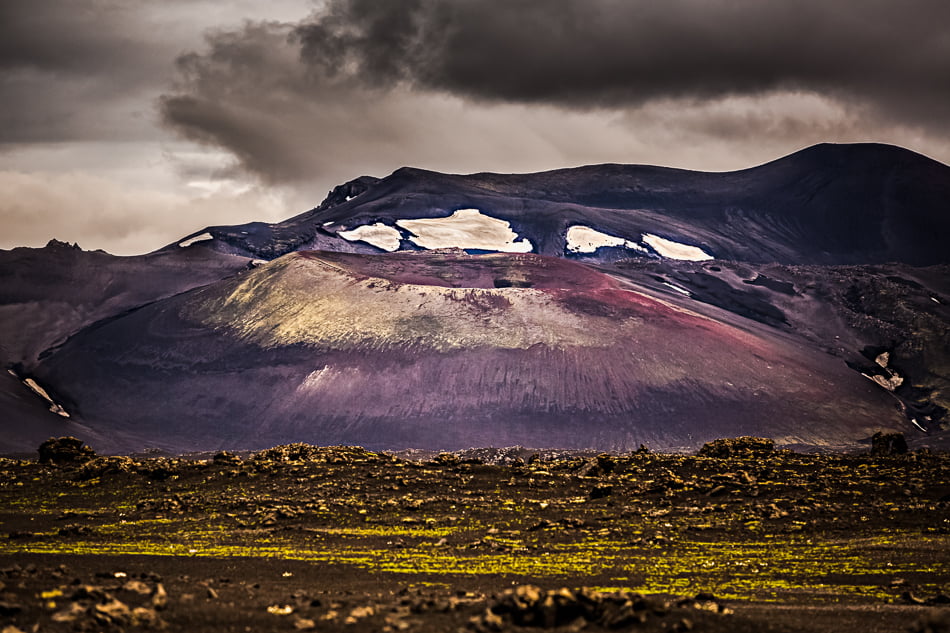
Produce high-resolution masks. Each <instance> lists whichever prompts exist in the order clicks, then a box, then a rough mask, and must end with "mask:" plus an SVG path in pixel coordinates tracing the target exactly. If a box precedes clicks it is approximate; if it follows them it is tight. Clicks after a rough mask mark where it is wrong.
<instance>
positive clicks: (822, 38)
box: [161, 0, 950, 182]
mask: <svg viewBox="0 0 950 633" xmlns="http://www.w3.org/2000/svg"><path fill="white" fill-rule="evenodd" d="M947 24H950V3H948V2H946V0H906V1H904V2H895V1H891V0H888V1H884V0H853V1H846V2H845V1H842V2H828V1H827V0H796V1H794V2H782V1H779V2H761V1H760V0H664V1H663V2H653V1H646V0H543V1H542V0H506V1H504V2H501V1H498V0H400V1H386V2H380V1H378V0H330V1H329V2H328V3H326V5H325V6H323V8H322V9H321V10H319V11H317V12H316V13H314V14H313V15H312V16H311V17H309V18H308V19H306V20H304V21H302V22H300V23H298V24H296V25H287V24H276V23H253V24H252V23H248V24H247V25H245V28H243V29H242V30H237V31H231V32H218V33H214V34H212V35H210V36H209V37H208V38H207V44H208V46H207V48H206V49H205V50H203V51H201V52H192V53H189V54H187V55H183V56H182V57H180V58H179V61H178V70H179V81H178V82H177V85H176V87H175V90H173V91H172V92H170V93H169V94H167V95H166V96H164V97H163V98H162V100H161V107H162V113H163V116H164V120H165V122H166V123H167V124H168V125H169V126H170V127H172V128H173V129H175V130H176V131H178V132H179V133H180V134H182V135H183V136H185V137H186V138H189V139H192V140H197V141H199V142H202V143H205V144H208V145H211V146H216V147H221V148H224V149H226V150H227V151H229V152H231V153H233V154H234V155H235V156H236V157H237V158H238V161H239V163H240V164H241V165H242V166H243V167H244V168H246V169H247V170H249V171H250V172H253V173H256V174H258V175H262V176H263V177H264V178H265V179H266V180H268V181H271V182H281V181H293V180H303V179H307V178H312V177H313V176H314V175H317V176H325V175H326V173H327V170H328V169H331V168H332V167H333V166H335V165H340V164H344V163H345V162H346V161H347V160H349V159H352V162H353V163H354V164H355V165H356V167H354V169H355V170H356V171H358V172H360V173H365V172H366V171H367V170H368V168H369V167H368V166H367V167H362V168H361V167H359V165H361V164H365V165H372V164H375V163H373V160H374V159H376V158H379V157H380V156H383V155H386V154H387V152H389V154H391V155H392V154H398V153H399V151H401V152H402V156H403V158H402V160H399V162H398V163H397V165H398V164H405V163H406V162H409V161H415V162H416V164H419V163H420V162H421V160H420V153H421V154H422V155H424V154H425V153H426V152H429V151H430V150H432V151H434V149H433V148H434V146H435V144H437V143H438V142H440V139H438V136H439V135H441V136H443V137H446V136H448V137H452V138H453V141H454V142H456V143H459V142H476V143H477V142H478V136H479V135H484V134H485V133H486V131H487V132H488V133H489V134H491V135H493V136H494V138H496V139H500V138H504V137H505V136H506V135H510V134H511V133H512V131H519V132H520V130H521V129H523V128H525V127H527V126H529V125H533V124H534V119H535V118H536V117H538V116H540V115H539V114H538V112H540V111H539V110H537V109H535V110H532V114H531V115H530V119H528V118H526V117H525V112H526V111H527V110H525V111H524V112H521V113H520V120H518V121H516V120H515V119H516V118H517V117H516V115H515V114H513V112H512V111H511V110H510V109H509V110H508V111H506V112H504V113H502V112H501V111H498V113H497V117H496V119H495V120H496V122H497V125H496V126H495V127H494V128H491V126H490V125H488V124H482V125H481V127H480V128H479V126H478V125H472V124H471V119H472V117H473V116H476V115H474V114H472V113H473V112H475V111H476V110H477V109H478V108H482V110H481V111H484V109H485V108H492V107H494V108H505V107H509V108H510V107H515V106H523V107H526V108H538V107H540V108H543V109H544V110H545V111H546V112H548V113H549V112H550V111H551V110H552V109H553V110H558V111H560V112H562V113H570V112H574V113H586V112H591V113H592V112H595V111H601V112H605V113H606V112H608V111H610V112H613V113H615V114H617V116H619V117H621V118H620V119H618V121H619V123H618V124H620V125H629V126H633V125H636V124H637V121H638V120H643V119H644V117H647V118H650V119H651V121H652V122H654V123H656V122H658V121H660V123H661V124H662V125H665V126H678V125H680V124H681V123H680V122H677V121H676V120H675V118H673V119H670V120H662V119H663V117H664V115H662V114H659V113H658V110H657V104H667V105H669V107H670V108H672V109H674V110H676V111H680V110H682V112H684V113H685V116H686V117H687V118H688V120H686V121H685V122H683V123H682V125H684V128H683V129H684V130H686V131H689V132H690V133H692V134H694V135H705V136H707V137H721V136H723V135H725V134H727V133H728V134H732V135H733V137H735V136H736V135H738V136H740V137H743V136H746V137H747V136H748V135H750V134H756V133H759V132H762V133H767V134H769V135H770V137H771V138H772V140H773V141H775V140H778V141H781V142H783V143H785V144H786V145H788V144H791V145H792V147H791V149H794V148H795V146H796V145H798V146H800V143H801V142H803V141H805V140H806V139H807V140H808V141H819V140H843V139H854V138H855V137H858V138H881V137H882V136H887V134H885V133H883V131H884V130H886V129H888V128H890V129H892V130H893V129H896V128H898V127H901V126H903V128H902V129H914V130H918V131H922V133H923V134H927V133H928V132H931V133H936V134H942V133H945V132H946V131H947V130H948V129H950V128H948V126H950V117H948V116H947V112H946V106H947V103H950V37H947V35H946V25H947ZM776 95H779V96H778V97H776ZM782 95H790V97H789V98H785V97H782ZM436 98H442V99H443V100H444V99H456V100H458V101H460V102H461V103H463V104H467V105H468V107H469V110H468V111H465V112H462V111H458V112H457V116H456V120H457V124H456V125H455V127H454V128H453V126H452V125H450V124H446V123H445V121H441V122H440V121H438V120H437V119H438V117H439V115H440V114H441V115H442V116H447V115H446V112H448V110H446V108H445V107H444V104H440V103H437V102H436V101H435V100H434V99H436ZM413 99H415V102H413ZM736 100H738V101H737V102H736V103H733V101H736ZM756 100H760V101H761V102H762V104H763V109H762V111H761V112H756V111H755V102H756ZM736 104H738V105H736ZM801 105H804V107H805V109H804V110H802V111H801V113H800V115H799V113H798V112H796V108H799V106H801ZM707 106H708V107H709V108H710V112H709V113H708V115H709V116H708V118H706V117H705V114H704V108H706V107H707ZM644 112H645V113H646V114H644ZM609 116H611V115H609V114H608V115H607V116H606V117H605V118H604V120H606V118H608V117H609ZM429 119H433V121H431V122H430V121H429ZM548 123H549V124H550V125H549V126H548V127H547V128H546V129H545V130H540V129H539V130H538V132H537V134H539V135H542V136H547V137H555V136H557V135H558V134H559V132H558V131H557V130H556V127H557V125H558V123H557V122H555V121H554V120H553V119H551V120H550V121H548ZM809 130H811V131H812V132H814V133H816V134H817V133H820V134H823V135H824V136H821V137H819V138H814V139H813V138H812V136H814V134H812V135H811V136H808V135H805V136H803V135H802V133H803V132H806V133H807V132H809ZM876 132H881V134H877V133H876ZM644 134H645V135H649V134H655V130H653V131H649V130H645V131H644ZM561 136H562V138H560V139H555V140H554V141H552V142H553V143H555V144H557V145H559V146H560V147H563V146H564V139H563V135H561ZM898 136H899V135H898ZM918 136H919V135H918ZM890 138H896V137H894V136H891V137H890ZM601 140H603V139H601ZM441 142H443V150H442V152H443V153H442V154H441V156H443V158H444V157H445V156H446V155H447V154H446V150H445V149H444V139H442V140H441ZM590 142H591V143H594V142H596V139H591V140H590ZM733 142H736V141H735V138H733ZM393 148H397V149H398V150H399V151H395V150H394V149H393ZM391 150H392V151H391ZM539 154H540V152H539ZM565 155H566V156H568V155H569V156H571V158H570V160H574V156H575V155H576V154H570V153H569V152H565ZM397 160H398V159H397ZM361 161H362V162H361ZM446 162H451V161H446ZM439 166H440V165H437V167H439ZM443 168H444V166H443ZM499 168H501V167H500V166H499Z"/></svg>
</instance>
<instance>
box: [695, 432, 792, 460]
mask: <svg viewBox="0 0 950 633" xmlns="http://www.w3.org/2000/svg"><path fill="white" fill-rule="evenodd" d="M774 451H775V442H773V441H772V440H771V439H768V438H765V437H751V436H743V437H735V438H725V439H718V440H715V441H712V442H708V443H706V444H704V445H703V447H702V448H701V449H699V453H697V454H698V455H699V456H700V457H717V458H720V459H724V458H728V457H758V456H761V455H768V454H769V453H772V452H774Z"/></svg>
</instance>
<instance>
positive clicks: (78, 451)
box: [37, 437, 96, 466]
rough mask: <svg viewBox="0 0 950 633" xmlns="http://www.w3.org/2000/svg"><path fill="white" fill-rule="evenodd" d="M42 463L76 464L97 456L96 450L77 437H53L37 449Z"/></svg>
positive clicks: (54, 464)
mask: <svg viewBox="0 0 950 633" xmlns="http://www.w3.org/2000/svg"><path fill="white" fill-rule="evenodd" d="M37 452H38V453H39V456H40V463H41V464H49V465H52V466H75V465H78V464H84V463H86V462H88V461H90V460H92V459H94V458H95V457H96V452H95V451H94V450H92V449H91V448H90V447H89V446H87V445H86V444H83V442H82V440H80V439H77V438H75V437H51V438H49V439H48V440H46V441H45V442H43V443H42V444H40V447H39V448H38V449H37Z"/></svg>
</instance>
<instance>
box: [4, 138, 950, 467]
mask: <svg viewBox="0 0 950 633" xmlns="http://www.w3.org/2000/svg"><path fill="white" fill-rule="evenodd" d="M948 200H950V168H948V167H947V166H945V165H941V164H939V163H936V162H934V161H932V160H930V159H927V158H925V157H923V156H920V155H917V154H914V153H913V152H909V151H907V150H903V149H900V148H894V147H888V146H879V145H853V146H834V145H823V146H817V147H814V148H809V149H807V150H803V151H801V152H798V153H797V154H793V155H791V156H789V157H786V158H784V159H779V160H777V161H774V162H772V163H768V164H766V165H763V166H760V167H756V168H752V169H748V170H743V171H740V172H731V173H721V174H719V173H697V172H687V171H681V170H671V169H664V168H656V167H645V166H619V165H602V166H592V167H583V168H577V169H568V170H559V171H555V172H546V173H540V174H527V175H498V174H476V175H471V176H452V175H445V174H437V173H434V172H427V171H422V170H415V169H400V170H398V171H396V172H395V173H394V174H392V175H391V176H389V177H387V178H383V179H377V178H372V177H361V178H358V179H356V180H354V181H351V182H349V183H346V184H344V185H341V186H339V187H337V188H336V189H335V190H333V191H332V192H330V194H329V196H328V197H327V199H326V200H325V201H324V202H323V204H321V205H320V206H319V207H317V208H315V209H312V210H311V211H308V212H307V213H304V214H302V215H300V216H297V217H295V218H291V219H289V220H287V221H285V222H282V223H279V224H274V225H267V224H261V223H253V224H249V225H241V226H234V227H209V228H207V229H205V230H203V231H199V232H196V233H193V234H191V235H189V236H186V238H184V239H183V240H181V241H180V242H176V243H174V244H172V245H169V246H168V247H165V248H164V249H161V250H160V251H157V252H156V253H153V254H151V255H147V256H142V257H138V258H114V257H112V256H109V255H106V254H104V253H87V252H84V251H78V250H76V249H71V248H65V247H63V245H61V244H59V243H54V244H52V245H51V246H49V247H47V248H45V249H14V250H13V251H10V252H8V253H0V302H2V303H0V311H2V312H0V313H2V314H4V315H6V316H5V317H4V319H3V321H2V322H0V334H2V338H0V341H2V347H0V350H2V351H3V362H4V363H5V364H6V365H7V368H8V369H9V375H8V377H7V378H6V382H5V383H4V384H3V388H2V390H0V407H3V408H4V413H5V414H6V417H5V421H4V428H3V440H2V441H0V448H2V449H4V450H8V451H9V450H21V449H23V448H24V445H25V444H26V443H27V442H29V441H33V440H35V439H36V438H37V437H38V436H39V435H43V434H47V433H49V434H73V435H77V436H80V437H86V438H90V441H93V442H94V443H95V444H96V447H97V448H100V450H115V451H129V450H141V449H144V448H146V447H157V448H162V449H165V450H169V451H187V450H213V449H219V448H231V449H243V448H248V449H251V448H261V447H265V446H270V445H273V444H277V443H284V442H291V441H306V442H311V443H316V444H338V443H345V444H361V445H364V446H367V447H370V448H374V449H402V448H410V447H416V448H429V449H460V448H467V447H472V446H490V445H493V446H503V445H512V444H522V445H528V446H535V447H554V448H597V449H610V450H630V449H635V448H637V447H638V446H639V445H640V444H641V443H643V444H646V445H648V446H650V447H654V448H694V447H696V446H698V445H700V444H702V443H703V442H705V441H708V440H711V439H714V438H717V437H723V436H733V435H742V434H752V435H761V436H768V437H772V438H774V439H776V440H777V441H778V442H779V443H781V444H786V445H805V446H811V447H834V448H847V447H855V446H859V445H861V443H862V442H865V441H866V440H867V439H868V438H869V436H870V435H871V434H873V433H874V432H875V431H879V430H900V431H904V432H905V433H907V434H908V437H909V438H910V439H911V442H912V443H916V444H917V445H938V444H940V443H941V442H945V436H946V435H947V431H945V430H942V429H943V425H944V424H945V423H946V416H945V412H946V408H947V406H948V405H950V401H948V399H950V348H948V341H950V311H948V308H947V304H948V302H950V274H948V271H950V266H948V263H950V262H948V259H950V249H947V248H946V247H945V244H946V243H947V241H948V239H950V213H948ZM77 271H78V272H77ZM107 280H108V281H110V282H111V283H109V284H104V282H105V281H107ZM27 386H29V387H30V389H31V390H32V391H31V390H28V389H27ZM57 414H58V415H57ZM66 415H68V416H69V417H65V416H66ZM53 430H55V431H56V433H53Z"/></svg>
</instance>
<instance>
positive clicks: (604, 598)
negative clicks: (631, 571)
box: [470, 585, 731, 631]
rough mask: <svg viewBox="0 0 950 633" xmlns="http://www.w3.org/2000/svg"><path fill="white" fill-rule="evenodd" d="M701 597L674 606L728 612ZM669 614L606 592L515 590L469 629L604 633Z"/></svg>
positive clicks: (636, 597)
mask: <svg viewBox="0 0 950 633" xmlns="http://www.w3.org/2000/svg"><path fill="white" fill-rule="evenodd" d="M705 598H706V596H697V598H696V599H695V600H692V599H691V600H688V601H685V602H681V603H679V604H678V605H676V606H677V607H679V608H686V609H702V610H704V611H710V612H713V613H720V614H728V613H731V611H730V610H729V609H726V608H725V607H722V606H721V605H719V604H718V603H716V602H715V601H714V600H712V599H709V600H706V599H705ZM670 612H671V607H670V605H669V604H668V603H667V602H664V601H662V600H659V599H656V598H651V597H647V596H643V595H641V594H638V593H634V592H631V591H616V592H606V591H597V590H595V589H590V588H587V587H584V588H581V589H577V590H570V589H567V588H561V589H553V590H549V591H544V590H543V589H541V588H539V587H536V586H534V585H521V586H519V587H516V588H514V589H509V590H507V591H505V592H504V593H503V594H501V596H500V597H499V598H498V599H497V600H496V601H495V603H494V604H492V605H489V607H488V608H487V609H486V610H485V612H484V613H483V614H481V615H478V616H475V617H474V618H472V619H471V621H470V624H471V626H472V628H474V629H476V630H482V631H487V630H494V631H497V630H501V629H502V628H504V626H505V625H506V624H513V625H515V626H520V627H533V628H546V629H553V628H559V627H565V626H569V627H570V629H571V630H580V629H581V628H584V627H586V626H587V625H588V624H596V625H598V626H600V627H603V628H606V629H622V628H628V627H631V626H637V625H642V624H645V623H646V622H647V621H648V620H650V619H651V618H663V617H666V616H667V615H669V614H670ZM664 627H665V624H664ZM684 630H688V629H684Z"/></svg>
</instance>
